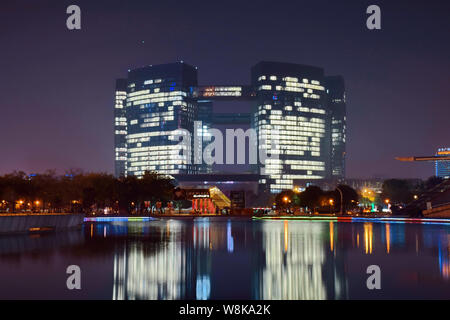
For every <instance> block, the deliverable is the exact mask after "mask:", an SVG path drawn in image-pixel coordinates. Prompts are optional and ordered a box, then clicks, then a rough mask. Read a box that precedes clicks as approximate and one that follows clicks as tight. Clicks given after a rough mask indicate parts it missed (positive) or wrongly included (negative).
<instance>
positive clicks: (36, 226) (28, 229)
mask: <svg viewBox="0 0 450 320" xmlns="http://www.w3.org/2000/svg"><path fill="white" fill-rule="evenodd" d="M83 221H84V214H79V213H13V214H0V234H9V233H32V232H45V231H58V230H65V229H71V228H76V227H79V226H81V225H82V224H83Z"/></svg>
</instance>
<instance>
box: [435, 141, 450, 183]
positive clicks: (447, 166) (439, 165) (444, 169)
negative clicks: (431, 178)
mask: <svg viewBox="0 0 450 320" xmlns="http://www.w3.org/2000/svg"><path fill="white" fill-rule="evenodd" d="M449 155H450V148H439V149H438V151H437V152H436V156H438V157H443V156H447V157H448V156H449ZM435 168H436V176H437V177H441V178H444V179H450V161H436V162H435Z"/></svg>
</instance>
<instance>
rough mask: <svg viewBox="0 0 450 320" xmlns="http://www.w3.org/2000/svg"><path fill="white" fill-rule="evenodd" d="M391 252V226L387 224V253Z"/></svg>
mask: <svg viewBox="0 0 450 320" xmlns="http://www.w3.org/2000/svg"><path fill="white" fill-rule="evenodd" d="M390 251H391V225H390V224H389V223H386V252H387V253H389V252H390Z"/></svg>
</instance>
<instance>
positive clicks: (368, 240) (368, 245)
mask: <svg viewBox="0 0 450 320" xmlns="http://www.w3.org/2000/svg"><path fill="white" fill-rule="evenodd" d="M372 241H373V229H372V223H364V248H365V250H366V254H372Z"/></svg>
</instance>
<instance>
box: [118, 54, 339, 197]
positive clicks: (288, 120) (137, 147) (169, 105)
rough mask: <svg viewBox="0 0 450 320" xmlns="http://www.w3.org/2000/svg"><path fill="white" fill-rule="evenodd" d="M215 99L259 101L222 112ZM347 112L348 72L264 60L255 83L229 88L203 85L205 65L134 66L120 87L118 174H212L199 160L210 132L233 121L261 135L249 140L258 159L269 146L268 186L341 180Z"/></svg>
mask: <svg viewBox="0 0 450 320" xmlns="http://www.w3.org/2000/svg"><path fill="white" fill-rule="evenodd" d="M214 101H229V102H230V103H232V101H250V103H251V105H253V106H252V107H251V108H250V107H249V110H242V113H238V114H230V113H214V112H213V103H214ZM250 109H251V110H250ZM345 112H346V111H345V88H344V81H343V79H342V77H339V76H336V77H325V76H324V71H323V69H321V68H318V67H313V66H306V65H299V64H292V63H280V62H260V63H258V64H256V65H255V66H254V67H253V68H252V69H251V84H250V85H248V84H247V85H228V86H227V85H220V86H215V85H207V86H205V85H202V86H199V85H198V83H197V68H196V67H192V66H189V65H187V64H185V63H183V62H177V63H171V64H164V65H157V66H148V67H143V68H139V69H134V70H129V72H128V77H127V79H125V80H124V79H121V80H118V81H117V85H116V101H115V155H116V158H115V159H116V165H115V167H116V170H115V171H116V175H117V176H121V175H134V176H138V177H140V176H142V175H143V174H144V173H145V172H146V171H156V172H158V173H162V174H170V175H172V174H178V175H180V174H181V175H185V174H197V173H211V172H212V171H213V170H212V169H213V167H212V166H211V165H207V164H206V163H205V162H204V161H202V163H198V162H197V160H199V159H200V160H203V157H202V155H203V151H204V150H205V147H206V146H207V145H208V144H209V143H210V142H211V141H212V136H211V133H210V132H208V130H209V129H210V128H211V127H215V126H219V127H220V126H223V125H230V126H238V127H247V128H248V127H249V126H251V127H252V128H254V129H255V131H256V136H257V139H249V142H248V147H249V149H251V150H253V151H254V150H258V155H257V157H258V158H259V157H261V152H260V151H261V150H262V149H265V150H268V151H269V152H268V155H267V156H268V157H267V158H266V159H262V158H259V159H258V161H257V162H258V163H257V164H255V163H252V166H251V167H252V168H253V170H254V173H257V174H258V175H260V179H259V184H260V187H261V189H264V190H267V191H270V192H272V193H277V192H280V191H282V190H286V189H293V188H294V186H296V185H305V183H314V182H315V181H317V180H322V179H329V178H332V179H333V178H334V179H336V178H337V179H340V178H343V177H344V176H345V134H346V124H345V122H346V113H345ZM177 129H185V130H186V131H185V132H187V131H188V132H189V133H190V137H191V139H190V142H189V143H188V144H184V145H183V146H181V145H180V144H179V137H174V135H173V133H174V131H175V130H177ZM254 136H255V135H254V134H253V133H250V134H249V135H247V137H254ZM250 140H251V141H250ZM255 140H256V141H255ZM224 142H225V141H224ZM275 144H276V146H275V148H273V147H274V145H275ZM196 146H200V147H199V148H197V147H196ZM252 148H253V149H252ZM275 154H276V156H275V157H273V156H272V155H275ZM252 159H254V157H252ZM249 160H250V157H249ZM232 170H233V169H232V168H230V169H229V170H227V171H232Z"/></svg>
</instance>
